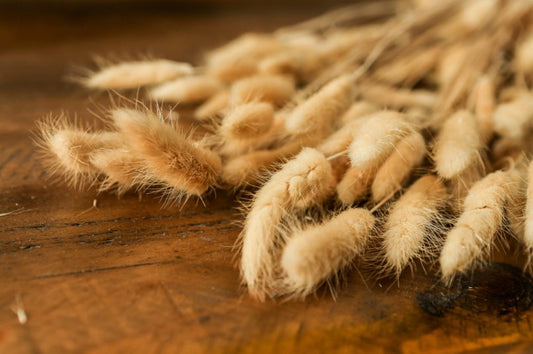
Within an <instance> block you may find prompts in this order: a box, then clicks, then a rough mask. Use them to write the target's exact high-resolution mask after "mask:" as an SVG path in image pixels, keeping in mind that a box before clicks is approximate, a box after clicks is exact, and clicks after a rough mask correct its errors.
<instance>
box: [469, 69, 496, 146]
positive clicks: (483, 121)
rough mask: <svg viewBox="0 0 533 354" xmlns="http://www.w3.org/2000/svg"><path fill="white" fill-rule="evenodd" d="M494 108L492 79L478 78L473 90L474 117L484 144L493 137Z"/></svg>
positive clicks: (487, 77)
mask: <svg viewBox="0 0 533 354" xmlns="http://www.w3.org/2000/svg"><path fill="white" fill-rule="evenodd" d="M495 108H496V97H495V87H494V79H493V78H492V77H489V76H486V75H485V76H482V77H481V78H479V80H478V83H477V85H476V90H475V108H474V111H475V115H476V118H477V119H478V122H479V130H480V133H481V138H482V141H483V142H484V143H485V144H486V143H488V142H489V141H490V140H491V139H492V136H493V135H494V129H493V124H492V115H493V114H494V110H495Z"/></svg>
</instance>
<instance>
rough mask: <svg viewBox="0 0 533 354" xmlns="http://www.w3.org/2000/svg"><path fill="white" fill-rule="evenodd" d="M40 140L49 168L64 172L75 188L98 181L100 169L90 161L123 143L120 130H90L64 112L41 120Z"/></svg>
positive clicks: (51, 170) (56, 173)
mask: <svg viewBox="0 0 533 354" xmlns="http://www.w3.org/2000/svg"><path fill="white" fill-rule="evenodd" d="M37 140H38V142H37V143H38V145H39V146H40V148H41V152H42V153H43V157H44V160H45V163H46V164H47V165H48V167H49V168H50V170H49V172H50V173H52V174H54V175H59V176H64V177H65V179H66V180H67V182H68V183H69V184H71V185H72V186H73V187H75V188H81V187H83V186H84V185H86V184H91V183H93V182H94V181H95V178H96V177H97V175H98V173H99V170H98V169H97V168H95V166H94V165H93V164H92V163H91V156H92V155H93V154H95V153H97V152H98V151H99V150H101V149H108V148H116V147H118V146H120V143H121V142H120V137H119V135H118V134H117V133H113V132H98V133H93V132H89V131H88V130H87V129H83V128H81V127H79V126H77V125H75V124H71V123H69V122H68V121H67V120H66V117H63V116H62V117H59V118H57V119H50V120H48V121H43V122H40V124H39V136H38V139H37Z"/></svg>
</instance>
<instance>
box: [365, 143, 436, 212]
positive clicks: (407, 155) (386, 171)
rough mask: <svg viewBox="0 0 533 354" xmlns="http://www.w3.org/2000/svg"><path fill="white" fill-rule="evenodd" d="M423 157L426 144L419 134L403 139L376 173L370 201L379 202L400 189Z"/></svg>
mask: <svg viewBox="0 0 533 354" xmlns="http://www.w3.org/2000/svg"><path fill="white" fill-rule="evenodd" d="M425 155H426V142H425V140H424V137H423V136H422V135H421V134H420V133H418V132H414V133H412V134H411V135H409V136H406V137H405V138H403V139H402V140H401V141H400V142H399V143H398V144H397V145H396V148H395V150H394V151H393V152H392V154H391V155H390V156H389V157H388V158H387V160H385V162H384V163H383V165H381V167H380V168H379V170H378V172H377V173H376V177H375V178H374V182H373V183H372V200H373V201H374V202H379V201H381V200H383V199H385V198H386V197H387V196H388V195H389V194H391V193H392V192H394V191H395V190H398V189H400V188H401V187H402V186H403V184H404V183H405V182H407V180H408V178H409V176H410V175H411V172H412V171H413V169H414V168H415V167H417V166H418V165H420V164H421V163H422V161H423V160H424V157H425Z"/></svg>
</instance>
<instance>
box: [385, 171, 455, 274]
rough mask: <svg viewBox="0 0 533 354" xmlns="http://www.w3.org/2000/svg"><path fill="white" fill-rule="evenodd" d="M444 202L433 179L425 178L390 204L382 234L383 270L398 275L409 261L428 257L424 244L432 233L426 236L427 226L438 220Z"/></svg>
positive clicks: (442, 188)
mask: <svg viewBox="0 0 533 354" xmlns="http://www.w3.org/2000/svg"><path fill="white" fill-rule="evenodd" d="M446 201H447V192H446V187H445V186H444V184H443V183H442V182H441V181H440V180H439V179H438V178H437V177H435V176H432V175H426V176H424V177H421V178H420V179H418V180H417V181H416V182H415V183H414V184H413V185H412V186H411V187H409V189H408V190H407V192H406V193H405V194H404V195H402V197H401V198H400V199H399V200H398V201H397V202H396V203H395V204H394V206H393V207H392V210H391V211H390V213H389V217H388V219H387V223H386V224H385V232H384V234H383V248H384V254H385V261H386V262H385V263H386V267H387V268H389V269H390V270H392V271H393V272H395V273H396V274H397V275H400V273H401V272H402V270H403V269H404V268H405V267H406V266H407V265H408V264H409V263H410V262H411V261H412V260H414V259H421V258H426V256H429V255H431V253H432V251H434V250H431V249H428V247H427V246H425V245H424V243H425V241H427V240H428V238H429V237H430V236H433V237H435V235H431V233H432V231H429V232H428V230H429V226H430V224H431V223H432V221H433V220H434V219H435V218H437V217H438V216H439V212H440V211H441V209H442V208H443V207H444V206H445V205H446ZM437 229H438V227H437ZM433 233H434V232H433ZM430 241H431V240H430ZM432 246H434V245H432Z"/></svg>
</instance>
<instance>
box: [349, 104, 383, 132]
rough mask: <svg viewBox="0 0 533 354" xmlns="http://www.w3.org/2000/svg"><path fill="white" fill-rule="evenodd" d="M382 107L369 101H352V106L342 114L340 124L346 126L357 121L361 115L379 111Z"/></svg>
mask: <svg viewBox="0 0 533 354" xmlns="http://www.w3.org/2000/svg"><path fill="white" fill-rule="evenodd" d="M379 110H380V108H379V106H378V105H377V104H375V103H372V102H368V101H357V102H354V103H352V105H351V106H350V108H348V110H347V111H346V112H345V113H344V114H343V115H342V117H341V119H340V125H341V126H345V125H346V124H348V123H351V122H352V121H355V120H357V119H359V118H361V117H364V116H367V115H369V114H372V113H375V112H377V111H379Z"/></svg>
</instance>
